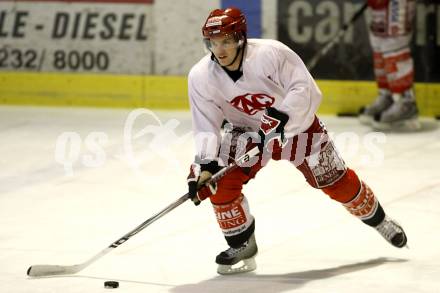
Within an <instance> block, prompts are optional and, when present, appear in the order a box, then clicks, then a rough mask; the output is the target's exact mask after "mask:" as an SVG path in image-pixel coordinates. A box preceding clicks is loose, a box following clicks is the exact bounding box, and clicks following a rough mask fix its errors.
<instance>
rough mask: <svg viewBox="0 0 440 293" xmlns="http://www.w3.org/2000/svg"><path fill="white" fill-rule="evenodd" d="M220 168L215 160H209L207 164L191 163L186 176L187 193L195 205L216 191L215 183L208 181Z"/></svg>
mask: <svg viewBox="0 0 440 293" xmlns="http://www.w3.org/2000/svg"><path fill="white" fill-rule="evenodd" d="M220 169H222V167H220V166H219V165H218V162H217V161H211V162H209V163H208V164H197V163H192V164H191V167H190V170H189V175H188V177H187V182H188V194H189V198H190V199H191V200H192V202H193V203H194V204H195V205H196V206H198V205H199V204H200V202H202V201H203V200H205V199H207V198H208V197H210V196H211V195H213V194H215V193H216V192H217V184H216V183H208V181H209V179H211V177H212V175H213V174H215V173H217V172H218V171H220Z"/></svg>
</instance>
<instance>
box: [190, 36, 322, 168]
mask: <svg viewBox="0 0 440 293" xmlns="http://www.w3.org/2000/svg"><path fill="white" fill-rule="evenodd" d="M210 56H211V55H210V54H208V55H206V56H205V57H203V58H202V59H201V60H200V61H199V62H198V63H197V64H195V65H194V66H193V68H192V69H191V71H190V73H189V75H188V95H189V99H190V106H191V113H192V121H193V131H194V135H195V143H196V155H197V156H199V157H200V158H201V159H214V158H216V156H217V152H218V149H219V146H220V142H221V125H222V122H223V120H224V119H226V120H227V121H228V122H230V123H232V124H233V125H234V126H239V127H247V128H248V129H250V130H252V131H255V132H257V131H258V129H259V128H260V124H261V122H260V119H261V115H262V114H263V113H264V109H265V108H266V107H274V108H276V109H277V110H279V111H281V112H284V113H286V114H287V115H289V121H288V122H287V124H286V126H285V128H284V131H285V135H286V137H292V136H295V135H297V134H298V133H301V132H303V131H304V130H306V129H307V128H308V127H309V126H310V125H311V124H312V122H313V120H314V117H315V113H316V110H317V109H318V107H319V104H320V102H321V91H320V90H319V88H318V86H317V85H316V83H315V81H314V80H313V78H312V76H311V75H310V73H309V72H308V70H307V68H306V66H305V65H304V63H303V61H302V60H301V58H300V57H299V56H298V55H297V54H296V53H295V52H293V51H292V50H291V49H290V48H289V47H287V46H286V45H284V44H282V43H281V42H279V41H275V40H265V39H248V43H247V45H246V49H245V54H244V58H243V63H242V70H243V75H242V76H241V77H240V79H238V80H237V81H235V82H234V81H233V80H232V79H231V78H230V77H229V76H228V74H227V73H226V72H225V71H224V70H223V69H222V68H221V66H220V65H219V64H217V63H216V62H214V61H213V60H211V58H210Z"/></svg>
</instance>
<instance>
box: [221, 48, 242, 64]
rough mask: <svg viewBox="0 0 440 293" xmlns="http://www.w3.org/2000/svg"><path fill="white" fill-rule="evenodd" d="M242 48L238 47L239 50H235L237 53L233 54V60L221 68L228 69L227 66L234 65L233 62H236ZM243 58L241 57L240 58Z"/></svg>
mask: <svg viewBox="0 0 440 293" xmlns="http://www.w3.org/2000/svg"><path fill="white" fill-rule="evenodd" d="M242 48H243V46H240V47H239V48H238V50H237V53H236V54H235V57H234V59H233V60H232V61H231V63H229V64H228V65H225V66H223V67H228V66H231V65H232V64H234V62H235V60H237V58H238V55H240V52H241V49H242ZM242 57H243V56H242Z"/></svg>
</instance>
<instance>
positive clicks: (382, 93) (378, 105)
mask: <svg viewBox="0 0 440 293" xmlns="http://www.w3.org/2000/svg"><path fill="white" fill-rule="evenodd" d="M392 104H393V99H392V97H391V94H390V93H389V92H388V91H386V90H379V95H378V96H377V98H376V100H375V101H374V102H373V103H372V104H371V105H369V106H366V107H362V108H361V109H360V111H359V121H360V122H361V123H362V124H365V125H371V124H372V123H373V120H374V117H376V116H378V115H380V113H382V112H383V111H385V110H386V109H388V108H389V107H390V106H391V105H392Z"/></svg>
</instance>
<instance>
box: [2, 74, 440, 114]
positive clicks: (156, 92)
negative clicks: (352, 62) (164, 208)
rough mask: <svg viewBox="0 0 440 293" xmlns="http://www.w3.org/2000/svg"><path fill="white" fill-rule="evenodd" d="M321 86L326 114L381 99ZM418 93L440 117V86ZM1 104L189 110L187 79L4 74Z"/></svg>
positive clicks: (340, 86)
mask: <svg viewBox="0 0 440 293" xmlns="http://www.w3.org/2000/svg"><path fill="white" fill-rule="evenodd" d="M317 82H318V85H319V87H320V88H321V91H322V93H323V96H324V99H323V101H322V104H321V107H320V113H324V114H338V113H355V112H357V110H358V109H359V107H360V106H362V105H365V104H366V103H369V102H371V101H372V100H373V99H374V98H375V95H376V85H375V83H374V82H370V81H335V80H318V81H317ZM24 85H26V86H24ZM415 90H416V96H417V102H418V105H419V108H420V112H421V115H423V116H437V115H440V84H437V83H416V85H415ZM0 104H16V105H17V104H18V105H20V104H22V105H45V106H91V107H125V108H133V107H147V108H152V109H188V108H189V106H188V97H187V79H186V77H185V76H157V75H154V76H153V75H110V74H109V75H106V74H99V75H97V74H80V75H79V74H72V73H62V74H60V73H41V72H40V73H25V72H23V73H17V72H1V73H0Z"/></svg>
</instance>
